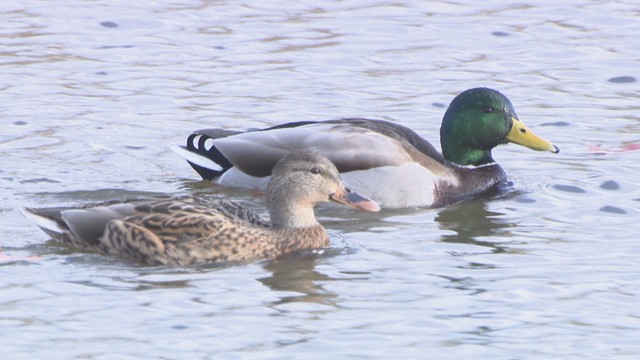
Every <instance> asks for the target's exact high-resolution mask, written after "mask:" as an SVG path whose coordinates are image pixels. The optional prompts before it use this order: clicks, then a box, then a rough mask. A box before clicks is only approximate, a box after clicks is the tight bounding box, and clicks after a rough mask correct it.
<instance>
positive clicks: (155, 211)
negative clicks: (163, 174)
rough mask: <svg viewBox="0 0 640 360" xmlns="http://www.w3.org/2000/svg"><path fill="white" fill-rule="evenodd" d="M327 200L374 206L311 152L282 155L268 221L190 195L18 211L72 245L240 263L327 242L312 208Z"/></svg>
mask: <svg viewBox="0 0 640 360" xmlns="http://www.w3.org/2000/svg"><path fill="white" fill-rule="evenodd" d="M329 200H334V201H338V202H341V203H344V204H347V205H351V206H354V207H358V208H361V209H363V210H369V211H377V210H378V208H377V205H375V203H373V202H371V201H370V200H368V199H366V198H363V197H360V196H359V195H358V194H355V193H352V192H349V191H348V190H347V189H345V188H344V185H343V184H342V182H341V181H340V179H339V177H338V171H337V169H336V168H335V166H333V164H332V163H331V162H329V161H328V160H326V159H325V158H323V157H321V156H319V155H316V154H312V153H306V152H304V153H297V154H292V155H289V156H288V157H286V158H284V159H283V160H282V161H281V162H280V163H279V164H278V166H277V167H276V168H274V171H273V177H272V180H271V183H270V185H269V189H268V191H267V203H268V209H269V213H270V215H271V219H272V221H273V223H271V222H269V221H267V220H265V219H264V218H262V217H261V216H259V215H257V214H256V213H254V212H253V211H251V210H249V209H247V208H245V207H243V206H242V205H240V204H238V203H235V202H232V201H225V200H216V201H212V200H204V199H201V198H197V197H176V198H156V199H146V200H129V201H125V202H109V203H100V204H93V205H89V206H84V207H76V208H49V209H24V211H23V212H24V214H25V215H26V216H27V217H29V218H32V219H34V220H35V221H36V223H37V224H38V226H40V227H41V228H42V229H43V230H44V231H45V232H46V233H47V234H48V235H49V236H51V237H52V238H53V239H55V240H58V241H62V242H65V243H68V244H71V245H73V246H76V247H79V248H82V249H86V250H90V251H99V252H102V253H105V254H111V255H117V256H123V257H126V258H130V259H134V260H137V261H141V262H144V263H147V264H174V265H187V264H193V263H202V262H248V261H253V260H258V259H264V258H274V257H277V256H280V255H284V254H288V253H292V252H298V251H304V250H312V249H319V248H323V247H327V246H328V245H329V239H328V237H327V234H326V232H325V230H324V228H323V227H322V226H321V225H320V224H318V222H317V221H316V220H315V216H314V214H313V207H314V206H315V204H317V203H319V202H323V201H329Z"/></svg>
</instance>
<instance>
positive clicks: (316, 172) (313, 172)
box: [309, 167, 320, 175]
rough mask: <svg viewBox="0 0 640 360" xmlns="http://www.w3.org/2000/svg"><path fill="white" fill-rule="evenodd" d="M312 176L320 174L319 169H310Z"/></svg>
mask: <svg viewBox="0 0 640 360" xmlns="http://www.w3.org/2000/svg"><path fill="white" fill-rule="evenodd" d="M309 171H310V172H311V173H312V174H316V175H317V174H320V169H319V168H317V167H312V168H311V170H309Z"/></svg>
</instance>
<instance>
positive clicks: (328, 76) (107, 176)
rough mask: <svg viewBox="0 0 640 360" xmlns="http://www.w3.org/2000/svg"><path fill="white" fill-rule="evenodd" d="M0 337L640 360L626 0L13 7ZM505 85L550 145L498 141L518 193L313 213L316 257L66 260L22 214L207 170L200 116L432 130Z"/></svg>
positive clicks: (7, 43) (2, 345)
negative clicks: (554, 149) (175, 262)
mask: <svg viewBox="0 0 640 360" xmlns="http://www.w3.org/2000/svg"><path fill="white" fill-rule="evenodd" d="M0 10H1V13H2V19H3V21H2V25H0V44H1V46H2V49H3V50H2V52H0V64H1V65H0V72H1V73H2V79H3V81H2V84H1V85H0V89H1V91H0V107H1V110H2V111H1V112H0V114H1V115H0V124H1V125H2V130H1V131H0V199H2V204H1V205H0V231H1V233H2V235H3V236H2V240H1V242H0V245H1V246H2V249H3V252H4V253H3V254H4V255H6V256H9V258H2V259H0V279H1V280H0V291H1V292H0V352H1V353H2V354H3V358H7V359H27V358H29V359H33V358H35V359H39V358H56V359H78V358H91V359H114V358H118V359H145V358H149V359H152V358H153V359H158V358H165V359H187V358H190V359H214V358H215V359H217V358H303V357H308V358H328V357H334V358H335V357H340V358H351V357H352V358H356V357H357V358H399V357H409V358H489V357H491V358H495V359H519V358H523V359H524V358H527V359H528V358H554V359H557V358H564V359H572V358H580V359H583V358H593V359H610V358H629V359H635V358H638V356H640V346H639V345H638V342H637V339H638V338H640V307H639V306H638V303H639V302H640V270H639V269H640V260H638V259H640V246H639V245H638V241H639V240H638V233H639V226H638V219H639V213H640V184H639V181H638V178H639V177H640V170H639V167H638V159H639V157H640V152H639V151H640V150H639V149H638V143H640V118H639V117H638V114H639V113H640V105H639V104H640V92H639V90H640V89H639V83H638V78H639V77H640V73H639V72H638V69H639V65H638V64H639V61H640V50H638V49H640V46H639V45H640V44H639V43H638V40H637V39H638V36H637V34H639V33H640V22H638V20H637V19H638V16H639V15H640V14H639V11H640V10H639V8H638V6H637V4H635V3H634V2H632V1H622V0H619V1H607V2H599V1H586V0H572V1H564V2H558V1H526V0H525V1H524V2H518V3H511V4H509V3H505V2H502V1H488V2H483V3H481V4H480V3H478V2H474V1H466V0H463V1H446V2H423V1H405V2H401V3H399V2H392V1H386V0H379V1H375V0H374V1H348V2H339V1H328V2H327V1H325V2H321V3H319V2H298V3H295V4H294V3H291V2H282V1H276V0H269V1H260V2H255V1H174V2H170V3H168V2H165V3H151V2H131V1H128V2H125V1H119V0H115V1H64V0H63V1H56V2H55V3H54V2H45V1H20V2H17V1H4V2H2V3H1V4H0ZM476 86H487V87H492V88H495V89H498V90H500V91H501V92H503V93H504V94H506V95H507V96H508V97H509V98H510V99H511V101H512V102H513V104H514V106H515V107H516V110H517V111H518V114H519V116H520V118H521V119H522V120H523V121H525V122H526V123H527V124H528V126H529V127H531V128H532V129H533V130H534V131H536V132H537V133H538V134H540V135H542V136H544V137H546V138H548V139H550V140H552V141H553V142H554V143H556V144H557V145H558V146H559V147H560V148H561V153H560V154H557V155H554V154H550V153H537V152H533V151H530V150H528V149H525V148H522V147H518V146H515V145H508V146H503V147H500V148H498V149H497V150H496V151H495V152H494V156H495V158H496V159H497V160H498V161H499V162H500V163H501V164H502V165H503V167H504V168H505V171H506V172H507V173H508V174H509V176H510V178H511V180H512V181H513V182H514V189H513V191H511V192H509V193H507V194H505V195H504V196H500V197H497V198H490V199H479V200H475V201H470V202H467V203H464V204H459V205H454V206H450V207H447V208H444V209H433V210H429V209H418V210H407V211H386V212H383V213H381V214H376V215H372V214H358V213H354V212H352V211H348V210H340V211H338V212H337V213H334V212H331V211H326V210H325V211H321V212H320V214H319V217H320V219H321V220H322V221H323V223H324V224H325V225H326V227H327V228H328V229H329V233H330V236H331V238H332V247H331V249H329V250H327V251H324V252H323V253H321V254H317V255H314V256H305V257H297V258H286V259H280V260H277V261H265V262H258V263H255V264H248V265H242V266H233V267H216V266H201V267H189V268H172V267H166V268H165V267H145V266H139V265H136V264H131V263H127V262H124V261H120V260H117V259H113V258H108V257H105V256H101V255H96V254H88V253H82V252H77V251H73V250H71V249H69V248H67V247H65V246H61V245H57V244H54V243H52V242H48V241H47V237H46V236H45V235H44V233H42V232H41V231H40V230H39V229H37V228H36V227H35V226H33V225H32V224H30V223H29V222H28V221H27V220H26V219H24V218H23V217H22V216H21V215H20V214H19V211H18V209H19V208H20V207H21V206H60V205H70V204H75V203H83V202H87V201H99V200H105V199H112V198H125V197H130V196H137V195H143V194H150V193H151V194H156V193H163V194H164V193H169V194H185V193H194V192H203V191H204V192H208V193H214V194H218V195H219V196H222V197H227V196H236V197H240V198H241V199H244V201H246V202H247V203H248V204H249V205H251V206H255V207H259V206H260V205H261V200H260V199H259V198H256V197H253V196H251V194H250V193H247V192H242V191H232V190H226V189H221V188H220V187H216V186H213V185H209V184H206V183H204V182H200V181H198V179H197V176H196V174H195V173H194V172H193V171H192V170H191V169H190V168H189V167H188V165H187V164H186V163H184V162H183V161H182V160H180V159H179V158H178V156H176V155H174V154H173V153H172V152H171V151H170V150H169V149H168V145H170V144H176V143H182V142H183V141H184V140H185V137H186V135H188V133H189V132H190V131H192V130H195V129H199V128H205V127H227V128H250V127H264V126H270V125H275V124H278V123H281V122H285V121H294V120H315V119H325V118H339V117H347V116H365V117H374V118H380V119H388V120H393V121H397V122H399V123H401V124H404V125H407V126H409V127H411V128H413V129H415V130H416V131H417V132H418V133H420V134H421V135H423V136H424V137H425V138H427V139H428V140H430V141H432V142H433V143H434V145H436V147H439V146H438V145H439V144H438V139H439V137H438V129H439V126H440V120H441V118H442V115H443V113H444V110H445V108H446V106H447V105H448V103H449V102H450V101H451V99H452V98H453V97H454V96H455V95H456V94H458V93H459V92H461V91H463V90H465V89H467V88H470V87H476Z"/></svg>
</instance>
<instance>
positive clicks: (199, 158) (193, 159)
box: [169, 145, 224, 171]
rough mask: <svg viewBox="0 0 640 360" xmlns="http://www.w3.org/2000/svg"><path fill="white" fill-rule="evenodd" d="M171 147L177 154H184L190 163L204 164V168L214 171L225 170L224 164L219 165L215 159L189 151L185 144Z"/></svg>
mask: <svg viewBox="0 0 640 360" xmlns="http://www.w3.org/2000/svg"><path fill="white" fill-rule="evenodd" d="M169 147H170V148H171V150H173V151H174V152H175V153H176V154H178V155H180V156H182V157H183V158H184V159H185V160H187V161H188V162H190V163H193V164H196V165H198V166H202V167H203V168H207V169H211V170H213V171H222V170H224V169H223V168H222V166H220V165H218V164H217V163H216V162H215V161H213V160H211V159H209V158H208V157H206V156H203V155H200V154H197V153H194V152H192V151H189V150H187V149H186V148H184V147H183V146H176V145H171V146H169Z"/></svg>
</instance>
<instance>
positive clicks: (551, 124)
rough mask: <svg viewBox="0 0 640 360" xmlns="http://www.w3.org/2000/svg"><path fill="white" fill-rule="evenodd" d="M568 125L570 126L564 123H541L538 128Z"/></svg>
mask: <svg viewBox="0 0 640 360" xmlns="http://www.w3.org/2000/svg"><path fill="white" fill-rule="evenodd" d="M569 125H571V124H570V123H568V122H566V121H554V122H546V123H542V124H540V125H538V126H569Z"/></svg>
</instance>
